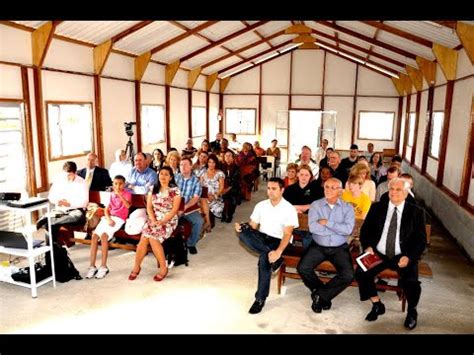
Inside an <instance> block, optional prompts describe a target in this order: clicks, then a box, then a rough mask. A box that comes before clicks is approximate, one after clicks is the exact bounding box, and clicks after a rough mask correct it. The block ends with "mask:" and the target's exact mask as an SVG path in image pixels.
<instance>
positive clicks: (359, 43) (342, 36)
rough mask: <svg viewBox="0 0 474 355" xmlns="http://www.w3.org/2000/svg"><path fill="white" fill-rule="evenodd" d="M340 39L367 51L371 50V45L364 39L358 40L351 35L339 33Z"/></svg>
mask: <svg viewBox="0 0 474 355" xmlns="http://www.w3.org/2000/svg"><path fill="white" fill-rule="evenodd" d="M338 37H339V38H340V39H341V40H343V41H347V42H350V43H352V44H355V45H356V46H359V47H362V48H365V49H369V48H370V46H371V44H370V43H369V42H366V41H364V40H362V39H358V38H356V37H354V36H351V35H347V34H345V33H339V34H338Z"/></svg>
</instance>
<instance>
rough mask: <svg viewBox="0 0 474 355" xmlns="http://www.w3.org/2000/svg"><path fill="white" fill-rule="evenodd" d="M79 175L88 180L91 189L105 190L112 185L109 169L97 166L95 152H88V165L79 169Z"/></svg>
mask: <svg viewBox="0 0 474 355" xmlns="http://www.w3.org/2000/svg"><path fill="white" fill-rule="evenodd" d="M77 175H79V176H80V177H82V178H83V179H84V180H85V181H86V183H87V185H88V186H89V191H105V189H106V188H107V187H108V186H112V180H111V179H110V176H109V172H108V170H107V169H104V168H101V167H99V166H97V154H95V153H89V154H87V166H86V167H85V168H83V169H81V170H79V171H78V172H77Z"/></svg>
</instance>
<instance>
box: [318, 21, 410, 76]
mask: <svg viewBox="0 0 474 355" xmlns="http://www.w3.org/2000/svg"><path fill="white" fill-rule="evenodd" d="M312 33H313V34H316V35H318V36H320V37H324V38H327V39H330V40H333V41H335V40H336V37H333V36H331V35H328V34H327V33H324V32H320V31H318V30H312ZM338 39H339V43H340V44H343V45H345V46H348V47H351V48H354V49H356V50H358V51H360V52H364V53H367V54H369V50H368V49H366V48H364V47H360V46H358V45H356V44H353V43H351V42H348V41H345V40H343V39H341V38H338ZM370 55H372V56H374V57H377V58H380V59H382V60H384V61H386V62H389V63H392V64H395V65H396V66H399V67H400V68H405V63H402V62H399V61H398V60H395V59H392V58H389V57H386V56H384V55H383V54H379V53H376V52H373V51H372V52H370Z"/></svg>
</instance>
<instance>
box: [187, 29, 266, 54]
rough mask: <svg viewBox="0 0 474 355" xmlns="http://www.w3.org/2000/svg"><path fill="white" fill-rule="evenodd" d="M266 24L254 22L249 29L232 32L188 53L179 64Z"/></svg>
mask: <svg viewBox="0 0 474 355" xmlns="http://www.w3.org/2000/svg"><path fill="white" fill-rule="evenodd" d="M267 22H268V21H258V22H256V23H254V24H253V25H250V26H249V27H246V28H243V29H241V30H239V31H236V32H234V33H231V34H230V35H227V36H225V37H222V38H221V39H219V40H218V41H215V42H214V43H211V44H209V45H207V46H205V47H203V48H201V49H198V50H196V51H194V52H192V53H189V54H188V55H185V56H184V57H182V58H180V59H179V61H180V62H181V63H182V62H185V61H186V60H189V59H191V58H193V57H195V56H197V55H199V54H201V53H203V52H205V51H207V50H209V49H212V48H214V47H217V46H220V45H221V44H222V43H225V42H227V41H229V40H231V39H233V38H236V37H238V36H240V35H242V34H244V33H247V32H250V31H252V30H254V29H256V28H258V27H260V26H262V25H264V24H266V23H267Z"/></svg>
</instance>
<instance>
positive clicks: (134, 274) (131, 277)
mask: <svg viewBox="0 0 474 355" xmlns="http://www.w3.org/2000/svg"><path fill="white" fill-rule="evenodd" d="M141 269H142V268H141V267H139V268H138V272H134V271H133V270H132V272H131V273H130V275H128V279H129V280H130V281H133V280H135V279H136V278H137V277H138V274H140V271H141Z"/></svg>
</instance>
